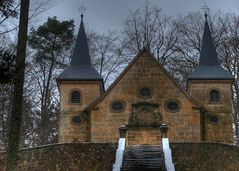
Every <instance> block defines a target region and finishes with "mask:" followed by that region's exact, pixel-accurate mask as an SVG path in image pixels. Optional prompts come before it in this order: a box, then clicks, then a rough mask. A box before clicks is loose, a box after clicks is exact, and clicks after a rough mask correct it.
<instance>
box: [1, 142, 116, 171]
mask: <svg viewBox="0 0 239 171" xmlns="http://www.w3.org/2000/svg"><path fill="white" fill-rule="evenodd" d="M116 148H117V144H110V143H97V144H94V143H69V144H55V145H49V146H43V147H37V148H30V149H24V150H21V152H20V161H19V164H18V167H17V171H111V170H112V165H113V163H114V161H115V151H116ZM0 171H5V160H4V158H3V156H1V157H0Z"/></svg>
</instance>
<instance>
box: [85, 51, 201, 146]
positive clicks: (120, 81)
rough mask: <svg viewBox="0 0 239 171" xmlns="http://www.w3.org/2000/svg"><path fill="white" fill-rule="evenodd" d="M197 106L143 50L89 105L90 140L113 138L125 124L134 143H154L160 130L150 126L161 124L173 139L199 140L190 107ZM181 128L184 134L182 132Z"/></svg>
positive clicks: (196, 115) (196, 114)
mask: <svg viewBox="0 0 239 171" xmlns="http://www.w3.org/2000/svg"><path fill="white" fill-rule="evenodd" d="M198 105H199V104H198V103H197V102H195V101H194V100H193V99H191V97H190V96H189V95H188V94H187V93H186V92H185V91H184V90H183V89H182V88H181V87H180V86H179V85H177V83H176V82H175V81H174V80H173V78H172V77H171V76H170V75H169V74H168V73H167V71H165V69H164V68H163V67H162V66H160V65H159V64H158V63H157V61H156V60H155V59H154V58H153V57H152V56H151V55H150V54H149V53H148V52H147V51H146V50H144V51H142V52H141V53H140V54H139V56H137V57H136V58H135V59H134V60H133V62H132V63H131V64H130V65H129V66H128V67H127V68H126V69H125V71H124V72H123V73H122V74H121V75H120V76H119V78H117V79H116V81H115V82H114V83H113V84H112V86H111V87H110V88H109V89H108V90H107V91H106V92H105V94H104V95H102V96H101V97H100V98H99V99H97V100H96V101H95V102H93V103H92V104H91V105H90V106H89V108H91V109H92V110H91V141H117V140H118V128H119V127H120V125H122V124H126V125H128V126H129V127H132V128H134V130H135V131H134V132H133V133H132V135H131V137H129V140H130V139H134V138H135V137H137V140H135V139H134V140H133V141H135V144H140V143H148V144H149V143H153V144H155V143H156V142H157V141H159V140H158V138H159V135H160V133H159V130H158V129H154V127H157V126H158V125H160V124H161V123H168V124H169V126H170V128H171V130H170V134H171V135H169V136H171V137H172V138H173V139H174V140H176V141H177V140H178V141H180V140H182V139H188V140H193V139H195V140H199V137H200V135H199V134H200V123H199V120H200V119H199V118H200V114H199V111H197V110H193V109H192V107H195V106H198ZM118 109H119V110H118ZM136 127H137V129H136ZM142 127H147V128H148V129H145V128H144V129H142ZM179 127H180V130H178V128H179ZM140 129H142V130H141V131H140ZM185 131H186V132H188V134H187V135H183V134H185ZM190 131H192V132H194V134H195V135H193V134H192V133H191V134H190ZM144 136H146V137H144ZM142 137H144V138H142ZM145 139H147V140H145ZM140 140H142V141H146V142H139V141H140ZM149 141H150V142H149Z"/></svg>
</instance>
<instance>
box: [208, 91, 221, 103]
mask: <svg viewBox="0 0 239 171" xmlns="http://www.w3.org/2000/svg"><path fill="white" fill-rule="evenodd" d="M219 100H220V94H219V92H218V91H217V90H212V91H211V92H210V102H219Z"/></svg>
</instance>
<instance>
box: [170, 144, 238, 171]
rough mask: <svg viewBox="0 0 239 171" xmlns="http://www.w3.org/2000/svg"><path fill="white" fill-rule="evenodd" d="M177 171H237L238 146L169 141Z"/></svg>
mask: <svg viewBox="0 0 239 171" xmlns="http://www.w3.org/2000/svg"><path fill="white" fill-rule="evenodd" d="M170 147H171V149H172V154H173V162H174V164H175V168H176V170H177V171H186V170H190V171H238V170H239V146H233V145H227V144H221V143H213V142H200V143H171V144H170Z"/></svg>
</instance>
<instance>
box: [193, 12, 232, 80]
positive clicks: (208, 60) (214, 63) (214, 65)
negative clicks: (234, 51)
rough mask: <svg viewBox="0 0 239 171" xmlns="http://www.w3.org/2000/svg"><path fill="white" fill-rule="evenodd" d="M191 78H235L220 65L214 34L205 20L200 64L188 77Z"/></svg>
mask: <svg viewBox="0 0 239 171" xmlns="http://www.w3.org/2000/svg"><path fill="white" fill-rule="evenodd" d="M188 79H189V80H233V76H232V75H231V74H230V73H229V72H228V71H226V70H225V69H223V68H222V67H221V66H220V63H219V60H218V57H217V52H216V48H215V46H214V42H213V39H212V34H211V31H210V28H209V25H208V22H207V17H206V20H205V26H204V33H203V40H202V47H201V52H200V61H199V66H198V68H197V69H195V70H194V71H193V72H192V73H191V75H190V76H189V78H188Z"/></svg>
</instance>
